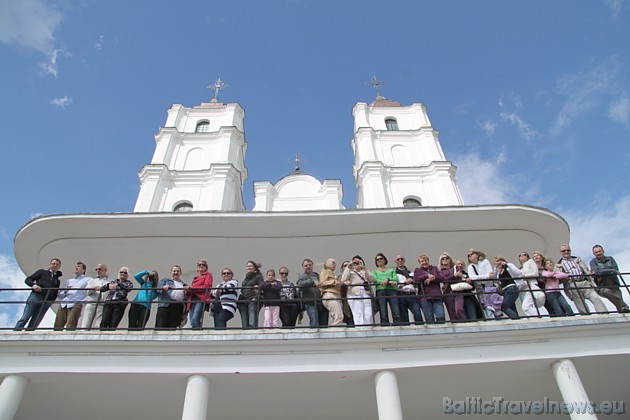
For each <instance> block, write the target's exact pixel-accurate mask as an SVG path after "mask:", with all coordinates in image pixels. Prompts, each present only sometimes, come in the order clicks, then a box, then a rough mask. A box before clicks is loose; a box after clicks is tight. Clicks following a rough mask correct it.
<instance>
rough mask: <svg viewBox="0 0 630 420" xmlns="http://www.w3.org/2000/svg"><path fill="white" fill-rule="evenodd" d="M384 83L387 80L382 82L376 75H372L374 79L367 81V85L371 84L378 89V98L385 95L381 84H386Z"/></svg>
mask: <svg viewBox="0 0 630 420" xmlns="http://www.w3.org/2000/svg"><path fill="white" fill-rule="evenodd" d="M384 84H385V82H381V81H380V80H378V78H377V77H376V76H372V81H370V82H367V83H366V85H370V86H372V87H373V88H374V89H376V97H377V98H382V97H383V95H381V88H380V87H379V86H381V85H384Z"/></svg>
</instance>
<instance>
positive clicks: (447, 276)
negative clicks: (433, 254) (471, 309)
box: [439, 252, 472, 322]
mask: <svg viewBox="0 0 630 420" xmlns="http://www.w3.org/2000/svg"><path fill="white" fill-rule="evenodd" d="M439 269H440V277H442V280H443V281H444V285H443V286H442V291H443V292H444V305H445V306H446V310H447V311H448V317H449V318H450V320H451V322H453V321H455V322H456V321H466V311H465V310H464V296H465V293H466V291H468V290H471V289H472V285H470V288H467V289H468V290H462V291H457V292H456V291H453V289H451V284H455V283H461V282H464V283H466V282H465V280H463V274H462V272H461V271H457V270H456V269H455V262H454V261H453V257H451V255H450V254H449V253H447V252H442V254H440V267H439ZM466 284H468V283H466Z"/></svg>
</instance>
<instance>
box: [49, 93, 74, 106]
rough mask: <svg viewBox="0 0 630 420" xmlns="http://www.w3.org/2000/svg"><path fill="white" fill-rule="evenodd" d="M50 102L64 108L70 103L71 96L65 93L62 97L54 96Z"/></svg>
mask: <svg viewBox="0 0 630 420" xmlns="http://www.w3.org/2000/svg"><path fill="white" fill-rule="evenodd" d="M50 103H51V104H52V105H55V106H58V107H60V108H65V107H67V106H68V105H70V104H71V103H72V98H70V97H69V96H68V95H66V96H64V97H63V98H55V99H53V100H52V101H50Z"/></svg>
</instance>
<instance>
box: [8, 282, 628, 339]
mask: <svg viewBox="0 0 630 420" xmlns="http://www.w3.org/2000/svg"><path fill="white" fill-rule="evenodd" d="M628 274H629V273H620V274H619V275H617V276H613V277H616V278H617V279H618V280H617V284H616V285H612V286H609V287H605V286H601V285H597V284H595V282H594V279H595V277H597V276H595V275H585V276H569V277H568V278H567V279H565V280H561V281H560V282H561V284H562V287H560V288H557V289H545V290H540V289H536V288H534V287H532V284H531V283H530V282H532V281H534V280H536V281H538V280H541V281H544V280H545V279H546V278H545V277H527V278H525V277H522V278H516V277H515V278H512V280H524V281H525V282H524V285H525V287H524V288H523V287H522V286H521V287H520V288H518V300H517V302H523V301H524V300H525V298H526V297H527V296H528V295H529V296H531V298H532V299H533V300H534V302H536V300H537V299H536V298H537V296H536V295H539V294H540V293H544V294H545V297H547V296H548V294H549V293H553V292H558V293H560V296H562V297H563V298H565V296H566V292H567V291H570V294H571V295H575V296H574V299H573V302H572V301H571V300H568V299H567V302H568V303H569V304H570V306H571V309H572V311H573V313H565V314H558V313H550V309H549V306H548V305H547V306H543V305H537V304H534V305H533V307H534V308H535V313H534V314H525V313H523V311H522V309H521V311H518V316H516V317H512V318H510V317H509V316H507V315H504V316H496V310H497V309H498V310H499V313H504V312H505V311H502V310H501V307H499V308H495V316H489V315H490V312H491V311H486V310H484V309H487V308H484V304H483V302H485V301H486V299H484V297H483V296H484V295H492V294H497V295H499V296H501V297H504V296H505V294H506V293H507V292H508V290H507V289H503V290H502V289H500V288H497V289H492V288H489V287H488V284H494V285H498V284H499V283H500V280H501V279H485V280H475V281H472V282H471V283H472V284H473V286H474V287H473V289H472V290H470V291H465V292H452V291H444V290H443V291H442V293H441V294H440V295H438V296H434V295H431V296H429V297H427V296H425V295H424V289H423V285H422V284H416V287H417V288H418V294H411V295H409V294H402V293H400V292H398V294H396V295H395V296H378V295H376V293H374V290H375V288H376V285H375V284H372V285H371V294H370V296H367V297H355V296H352V297H346V296H345V293H344V291H343V290H341V289H340V290H339V297H335V298H322V297H321V294H318V293H315V295H316V296H315V297H314V298H312V299H302V298H296V299H291V300H286V299H266V298H265V297H264V295H261V294H260V293H259V292H258V291H257V292H256V296H255V298H254V299H249V300H244V299H242V298H241V293H240V292H242V291H243V290H249V291H251V290H252V288H249V287H234V288H231V289H233V290H238V291H239V293H238V295H239V298H238V299H236V300H225V304H226V305H228V304H229V302H231V303H232V304H236V310H235V313H234V315H233V316H232V317H229V319H228V321H227V325H226V326H225V327H216V326H215V325H213V324H214V323H213V322H212V321H211V318H213V317H214V318H216V317H217V315H218V312H220V311H217V310H214V309H216V308H212V304H213V302H214V303H216V302H219V301H220V299H215V298H212V297H211V296H213V295H214V294H215V292H216V291H220V290H222V289H221V288H218V287H213V288H208V289H206V291H205V293H204V296H206V297H208V299H206V302H204V303H205V304H206V305H205V306H206V307H204V310H203V311H202V312H201V326H200V327H198V328H193V327H191V326H190V325H189V324H190V323H185V322H184V321H185V320H186V318H187V317H188V316H190V313H188V312H187V311H186V310H185V308H186V306H187V304H188V300H187V299H186V300H184V301H172V302H170V303H169V305H170V304H173V303H174V304H183V305H182V313H181V321H180V323H179V324H178V325H177V326H170V327H166V328H160V327H156V325H155V321H154V323H153V325H152V326H151V325H149V324H147V325H146V326H144V327H141V328H130V327H129V326H128V323H127V322H126V321H127V320H128V311H129V306H130V305H131V304H142V303H146V304H148V305H149V306H148V309H149V312H150V313H151V315H153V314H154V313H156V312H158V311H160V305H161V304H162V305H163V304H165V302H164V301H162V302H160V301H158V300H153V301H151V302H139V301H134V300H129V301H127V300H125V301H107V300H101V299H99V300H96V301H87V300H76V301H63V304H67V305H82V306H83V308H82V311H83V312H84V314H85V308H86V307H89V306H90V305H92V306H93V308H94V310H95V311H96V312H98V311H99V308H101V309H104V308H106V307H107V306H113V305H120V306H123V307H122V309H121V310H122V311H123V315H124V316H123V318H122V320H121V321H122V322H120V323H119V324H118V325H115V326H105V327H103V326H101V324H99V325H96V324H94V323H92V325H91V326H89V327H81V326H80V325H81V322H79V323H78V324H77V327H76V328H71V329H72V330H76V331H78V332H81V331H87V330H97V331H98V330H101V331H114V330H115V331H137V330H148V331H152V330H156V331H161V330H173V329H179V330H193V329H196V330H199V329H201V330H209V331H211V330H215V329H221V330H225V329H228V330H241V329H249V328H248V327H247V326H245V325H243V324H242V323H241V326H237V325H235V324H237V323H238V321H237V316H238V315H239V314H240V313H241V311H242V310H243V308H244V306H245V305H252V303H253V304H255V306H256V307H255V309H254V313H255V314H257V321H256V324H257V325H258V326H257V328H258V329H260V330H261V332H262V331H263V330H264V329H265V328H263V327H262V326H260V324H261V323H260V319H261V316H260V314H261V309H262V308H263V307H264V306H279V307H280V311H281V312H282V311H283V310H292V311H297V313H298V315H297V322H300V323H299V324H298V323H297V322H296V325H294V324H292V322H290V324H291V325H281V326H279V327H278V328H283V329H295V328H309V322H308V320H307V319H306V318H307V315H306V311H305V310H306V307H307V306H310V305H312V307H314V308H315V309H316V311H317V312H318V313H319V312H320V311H326V309H325V308H324V305H323V304H324V302H325V301H338V302H339V303H340V304H341V305H342V309H343V311H344V323H343V324H342V325H339V326H340V327H354V326H355V325H354V322H353V319H352V314H351V311H349V310H348V309H349V308H348V305H347V302H348V301H350V300H352V299H359V300H367V299H369V300H370V302H371V303H372V322H371V323H364V324H362V325H361V326H368V327H378V326H381V323H379V322H377V319H378V318H377V315H378V313H379V301H380V302H381V303H385V307H386V308H387V307H389V308H390V311H391V305H398V307H399V310H400V309H402V308H400V303H399V301H398V300H399V299H400V298H401V297H408V296H413V299H417V301H418V303H420V309H421V316H423V317H424V319H413V316H412V314H409V313H407V318H408V319H409V322H403V321H401V320H399V319H397V318H398V317H395V316H394V313H391V314H388V317H389V319H390V320H393V321H394V322H391V323H389V324H388V325H393V326H404V325H415V326H421V325H426V324H442V323H455V322H471V321H501V320H503V319H520V320H524V321H526V320H528V319H530V318H540V317H560V316H586V315H590V314H614V313H626V312H630V310H626V309H624V308H627V306H628V304H627V303H626V302H624V300H623V293H622V291H624V290H625V292H626V294H629V293H630V288H629V286H628V284H627V283H626V281H625V279H624V275H626V276H627V275H628ZM599 277H601V276H599ZM482 283H486V286H481V284H482ZM442 284H443V285H444V284H446V283H442ZM289 287H292V288H295V289H296V290H298V291H299V290H301V289H302V287H298V286H289ZM313 287H314V288H315V286H313ZM344 287H345V286H344ZM347 287H360V288H363V287H364V285H354V286H347ZM604 289H607V290H604ZM47 290H51V289H42V293H45V292H46V291H47ZM52 290H54V289H52ZM59 290H61V289H59ZM73 290H76V291H79V290H83V291H87V290H91V289H73ZM139 290H145V291H149V290H152V291H155V292H160V290H159V289H157V288H153V289H150V288H133V289H130V293H131V292H133V291H139ZM171 290H181V289H171ZM196 290H199V289H196ZM223 290H224V289H223ZM0 292H1V294H0V296H3V297H4V299H2V300H0V308H3V312H4V313H5V314H6V313H7V312H8V313H10V312H18V311H20V310H22V309H23V306H22V305H24V304H25V303H26V304H27V305H29V304H36V305H39V307H38V309H37V310H36V311H35V313H34V314H33V316H41V315H42V311H43V312H47V311H49V308H51V307H52V308H53V309H55V310H56V312H58V311H59V306H60V301H59V300H55V301H45V300H40V301H37V302H35V303H33V301H31V300H29V299H28V298H26V299H12V298H13V297H18V296H16V295H17V294H22V295H25V294H26V292H32V289H31V288H26V287H25V288H3V289H0ZM511 292H514V291H513V290H512V291H511ZM593 293H594V294H593ZM611 293H612V295H611ZM102 294H103V295H105V294H107V292H102ZM613 295H614V296H618V298H619V299H620V300H621V302H623V305H624V306H622V307H617V308H615V309H614V310H605V311H602V310H599V311H598V310H597V309H595V310H593V309H592V308H591V307H590V305H589V304H588V302H587V301H589V300H591V305H592V304H593V300H596V299H594V298H598V299H600V300H602V301H603V302H606V301H610V302H611V303H612V300H614V299H612V298H611V296H613ZM29 297H30V294H29ZM101 297H102V296H101ZM609 298H611V299H610V300H609ZM436 299H437V300H441V305H442V308H443V310H444V312H445V315H449V313H448V308H447V306H448V305H447V304H445V301H448V300H449V299H464V300H467V301H468V302H469V303H472V304H473V305H475V312H476V315H475V316H474V317H468V316H467V318H466V319H458V320H453V319H451V317H450V316H449V317H448V318H447V317H446V316H445V317H444V318H445V319H444V320H441V319H440V320H437V319H426V318H427V315H428V314H427V313H425V308H424V307H423V306H422V303H423V302H425V303H426V301H428V300H436ZM565 299H566V298H565ZM576 299H577V300H579V302H580V303H581V304H582V305H583V307H584V308H586V309H587V310H586V311H582V312H580V311H579V310H578V308H579V305H578V304H576V303H575V300H576ZM626 299H627V297H626ZM545 300H546V301H547V299H545ZM496 301H497V302H498V301H502V299H497V300H496ZM192 302H193V303H198V302H200V301H195V300H192ZM438 305H439V304H438ZM382 306H383V305H382V304H381V307H382ZM517 306H518V305H517ZM162 307H164V306H162ZM543 307H544V308H546V309H545V310H544V311H543V310H541V309H542V308H543ZM607 309H608V308H607ZM119 310H120V309H119ZM221 310H227V309H225V308H221ZM404 310H405V311H407V310H408V309H407V307H405V308H404ZM37 311H40V312H37ZM392 312H393V311H392ZM84 314H82V315H81V318H80V319H79V320H81V319H82V318H83V316H84ZM469 314H470V311H469ZM156 315H157V314H156ZM101 317H102V315H101ZM4 318H5V319H9V318H10V317H7V316H5V317H4ZM155 318H156V317H153V319H155ZM292 318H293V319H294V318H295V317H292ZM151 319H152V318H151V317H147V318H146V319H145V320H143V321H144V322H143V323H146V321H150V320H151ZM412 319H413V321H412ZM304 321H306V325H302V324H301V322H304ZM230 324H231V325H230ZM186 325H188V326H186ZM335 327H338V326H329V325H327V324H326V325H321V324H320V323H319V322H318V323H317V328H335ZM14 328H15V327H14V326H13V325H2V326H0V330H5V331H6V330H14ZM23 329H28V328H26V327H25V328H23ZM33 329H37V330H65V329H68V328H66V326H65V325H64V326H63V327H61V328H59V327H57V328H55V327H42V326H37V327H36V328H31V330H33Z"/></svg>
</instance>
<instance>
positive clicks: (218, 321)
mask: <svg viewBox="0 0 630 420" xmlns="http://www.w3.org/2000/svg"><path fill="white" fill-rule="evenodd" d="M232 318H234V314H233V313H232V312H230V311H228V310H227V309H221V311H220V312H215V313H214V328H215V329H216V330H223V329H226V328H227V322H228V321H229V320H230V319H232Z"/></svg>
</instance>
